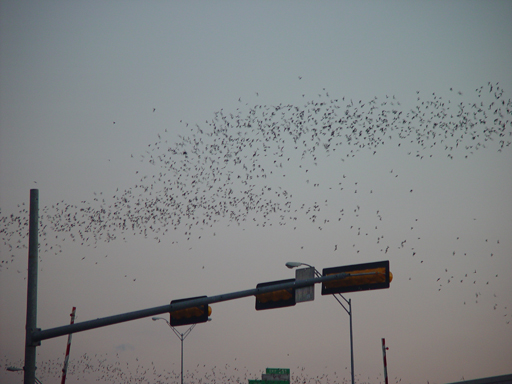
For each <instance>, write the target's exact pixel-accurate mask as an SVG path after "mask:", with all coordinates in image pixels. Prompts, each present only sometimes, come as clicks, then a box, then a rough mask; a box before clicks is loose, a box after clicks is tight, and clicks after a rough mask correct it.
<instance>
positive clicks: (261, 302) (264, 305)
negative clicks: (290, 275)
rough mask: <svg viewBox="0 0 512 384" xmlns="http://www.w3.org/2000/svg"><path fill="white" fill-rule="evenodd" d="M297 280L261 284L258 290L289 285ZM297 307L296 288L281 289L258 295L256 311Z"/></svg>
mask: <svg viewBox="0 0 512 384" xmlns="http://www.w3.org/2000/svg"><path fill="white" fill-rule="evenodd" d="M292 281H295V279H287V280H278V281H269V282H267V283H260V284H258V285H257V286H256V288H261V287H268V286H270V285H278V284H283V283H289V282H292ZM294 305H295V288H288V289H280V290H278V291H272V292H267V293H260V294H258V295H256V310H257V311H260V310H262V309H273V308H281V307H291V306H294Z"/></svg>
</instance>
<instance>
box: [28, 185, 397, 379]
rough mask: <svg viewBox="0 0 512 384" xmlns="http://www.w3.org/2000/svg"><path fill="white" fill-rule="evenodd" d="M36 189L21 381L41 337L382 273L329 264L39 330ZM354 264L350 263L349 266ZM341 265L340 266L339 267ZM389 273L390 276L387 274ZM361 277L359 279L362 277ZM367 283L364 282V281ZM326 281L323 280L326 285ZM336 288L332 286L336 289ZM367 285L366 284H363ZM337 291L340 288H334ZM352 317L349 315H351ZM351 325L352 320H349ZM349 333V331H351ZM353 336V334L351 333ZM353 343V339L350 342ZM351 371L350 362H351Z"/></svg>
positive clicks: (33, 363)
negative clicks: (313, 273) (311, 273)
mask: <svg viewBox="0 0 512 384" xmlns="http://www.w3.org/2000/svg"><path fill="white" fill-rule="evenodd" d="M38 211H39V190H37V189H31V190H30V213H29V215H30V216H29V247H28V248H29V249H28V275H27V316H26V323H25V366H24V369H23V370H24V384H34V383H35V382H36V375H35V371H36V348H37V346H39V345H41V341H42V340H47V339H52V338H55V337H59V336H64V335H69V334H72V333H77V332H82V331H87V330H90V329H95V328H100V327H105V326H108V325H113V324H119V323H123V322H127V321H131V320H137V319H142V318H144V317H151V316H155V315H160V314H163V313H171V312H175V311H179V310H182V309H187V308H194V307H199V306H204V305H208V304H212V303H219V302H223V301H228V300H234V299H240V298H243V297H248V296H256V298H257V300H258V296H260V297H261V295H263V294H265V293H270V292H275V291H281V290H286V289H290V288H293V289H298V288H304V287H307V286H313V285H315V284H318V283H327V282H335V280H343V279H346V278H349V279H348V280H351V279H354V278H355V282H356V283H358V282H359V281H360V280H363V282H366V280H365V278H364V277H365V276H366V277H370V276H375V277H379V276H380V275H382V272H379V271H377V269H373V270H372V269H366V268H367V265H365V264H361V265H360V266H358V267H361V268H360V269H359V270H354V269H349V270H347V271H344V270H343V269H345V267H337V268H330V269H328V272H330V273H325V272H326V270H325V269H324V276H317V277H314V278H308V279H304V280H297V279H294V280H292V279H290V280H285V282H277V283H276V284H268V285H267V284H258V286H257V287H256V288H252V289H247V290H244V291H238V292H231V293H225V294H221V295H217V296H211V297H208V296H202V297H198V298H191V299H184V300H175V301H173V302H171V303H170V304H167V305H162V306H159V307H153V308H147V309H142V310H139V311H134V312H127V313H122V314H119V315H114V316H109V317H103V318H98V319H95V320H89V321H83V322H80V323H75V324H69V325H64V326H61V327H56V328H50V329H46V330H41V329H40V328H37V272H38V258H39V256H38V230H39V212H38ZM386 263H388V264H387V267H386V268H387V269H386V278H385V280H386V281H385V283H386V284H383V283H382V282H380V281H379V284H380V285H379V284H377V288H370V289H379V288H384V287H385V288H387V287H389V281H391V273H390V272H388V271H389V270H388V268H389V262H386ZM370 264H372V265H373V264H380V263H370ZM352 267H353V266H352ZM340 268H341V270H340ZM388 273H389V276H387V274H388ZM361 278H362V279H361ZM366 283H367V282H366ZM326 285H327V284H324V286H326ZM324 288H325V287H323V288H322V294H330V293H335V292H331V291H332V289H331V291H328V290H326V293H324ZM336 289H337V288H334V290H336ZM366 289H369V288H366ZM337 293H339V292H337ZM350 304H351V303H350V301H349V308H350V311H349V314H350V315H351V314H352V308H351V305H350ZM350 317H351V319H352V316H350ZM351 328H352V323H351ZM351 336H352V335H351ZM351 339H352V337H351ZM351 346H352V343H351ZM352 372H353V366H352Z"/></svg>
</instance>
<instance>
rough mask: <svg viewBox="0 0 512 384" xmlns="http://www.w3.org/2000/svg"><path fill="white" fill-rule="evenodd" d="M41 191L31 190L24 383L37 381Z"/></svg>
mask: <svg viewBox="0 0 512 384" xmlns="http://www.w3.org/2000/svg"><path fill="white" fill-rule="evenodd" d="M38 211H39V190H38V189H31V190H30V216H29V227H28V276H27V319H26V323H25V366H24V367H23V369H24V371H25V372H24V383H25V384H34V383H35V381H36V347H37V345H39V344H40V343H33V342H32V332H33V331H35V330H36V327H37V270H38V266H37V264H38V258H39V256H38V249H37V248H38V230H39V212H38Z"/></svg>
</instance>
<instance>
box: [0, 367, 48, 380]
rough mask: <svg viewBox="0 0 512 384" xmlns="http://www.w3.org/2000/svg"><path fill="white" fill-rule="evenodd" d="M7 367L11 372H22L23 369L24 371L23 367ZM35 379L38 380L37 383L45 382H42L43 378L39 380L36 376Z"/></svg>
mask: <svg viewBox="0 0 512 384" xmlns="http://www.w3.org/2000/svg"><path fill="white" fill-rule="evenodd" d="M6 369H7V370H8V371H9V372H21V371H24V369H23V368H18V367H7V368H6ZM35 380H36V383H37V384H43V383H41V380H39V379H38V378H37V377H36V378H35Z"/></svg>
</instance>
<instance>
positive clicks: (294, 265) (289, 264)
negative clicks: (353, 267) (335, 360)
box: [285, 261, 355, 384]
mask: <svg viewBox="0 0 512 384" xmlns="http://www.w3.org/2000/svg"><path fill="white" fill-rule="evenodd" d="M285 265H286V266H287V267H288V268H290V269H293V268H297V267H300V266H303V265H304V266H306V267H309V268H313V270H314V271H315V276H316V277H321V276H322V275H321V274H320V272H318V270H317V269H316V268H315V267H313V266H312V265H309V264H307V263H300V262H296V261H289V262H287V263H286V264H285ZM338 295H339V296H340V297H341V298H342V299H343V300H345V302H346V303H347V304H348V309H347V308H346V307H345V305H343V303H342V302H341V301H340V299H338V298H337V297H336V294H334V293H333V294H332V297H334V298H335V299H336V301H337V302H338V303H339V304H340V305H341V307H342V308H343V309H344V310H345V312H347V313H348V316H349V318H350V370H351V375H352V384H355V380H354V342H353V337H352V299H348V300H347V299H346V298H345V297H344V296H343V295H342V294H341V293H338Z"/></svg>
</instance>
